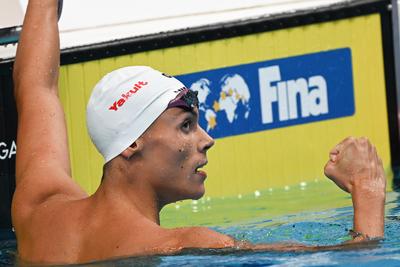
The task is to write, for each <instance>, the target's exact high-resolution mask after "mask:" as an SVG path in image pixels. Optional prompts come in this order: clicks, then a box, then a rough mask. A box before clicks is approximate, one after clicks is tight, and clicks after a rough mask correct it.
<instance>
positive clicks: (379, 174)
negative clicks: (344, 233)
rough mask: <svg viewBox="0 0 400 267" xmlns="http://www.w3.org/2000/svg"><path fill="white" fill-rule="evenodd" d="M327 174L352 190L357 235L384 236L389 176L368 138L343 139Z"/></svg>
mask: <svg viewBox="0 0 400 267" xmlns="http://www.w3.org/2000/svg"><path fill="white" fill-rule="evenodd" d="M325 175H326V176H327V177H328V178H330V179H331V180H332V181H333V182H335V183H336V184H337V185H338V186H339V187H340V188H341V189H342V190H344V191H346V192H348V193H350V194H351V198H352V201H353V209H354V223H353V230H354V232H353V233H354V237H355V239H356V240H357V239H365V238H377V237H383V236H384V216H385V198H386V178H385V172H384V170H383V166H382V161H381V159H380V158H379V156H378V154H377V152H376V148H375V147H374V146H373V145H372V144H371V143H370V142H369V141H368V139H367V138H358V139H356V138H353V137H349V138H346V139H345V140H343V141H342V142H341V143H339V144H338V145H337V146H336V147H335V148H334V149H332V150H331V152H330V160H329V161H328V163H327V164H326V166H325Z"/></svg>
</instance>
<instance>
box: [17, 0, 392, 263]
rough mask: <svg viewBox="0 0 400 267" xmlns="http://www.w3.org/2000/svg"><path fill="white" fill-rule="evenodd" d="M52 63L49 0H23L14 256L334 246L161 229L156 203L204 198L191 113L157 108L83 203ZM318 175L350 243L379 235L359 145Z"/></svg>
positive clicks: (200, 147) (202, 137)
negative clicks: (340, 210)
mask: <svg viewBox="0 0 400 267" xmlns="http://www.w3.org/2000/svg"><path fill="white" fill-rule="evenodd" d="M38 44H40V45H38ZM38 59H40V60H38ZM59 59H60V50H59V34H58V26H57V1H56V0H30V1H29V5H28V8H27V14H26V16H25V20H24V25H23V30H22V32H21V36H20V42H19V44H18V50H17V56H16V60H15V65H14V73H13V76H14V94H15V100H16V106H17V110H18V134H17V136H18V138H17V145H18V153H17V156H16V190H15V193H14V197H13V203H12V221H13V226H14V228H15V231H16V236H17V241H18V253H19V257H20V258H21V259H23V260H25V261H28V262H35V263H42V264H44V263H50V264H55V263H79V262H89V261H94V260H101V259H108V258H113V257H121V256H132V255H149V254H170V253H177V252H180V251H182V249H185V248H237V249H257V250H276V251H304V250H308V251H315V250H326V249H328V250H332V249H342V248H343V246H326V247H318V246H317V247H308V246H304V245H299V244H257V245H252V244H249V243H246V242H237V241H235V240H234V239H233V238H231V237H229V236H226V235H223V234H220V233H218V232H215V231H212V230H210V229H208V228H205V227H185V228H175V229H165V228H162V227H161V226H160V219H159V212H160V210H161V209H162V207H163V206H164V205H166V204H168V203H171V202H174V201H177V200H181V199H198V198H199V197H201V196H202V195H203V194H204V179H205V178H206V175H205V173H204V172H203V171H199V168H201V167H202V166H203V165H204V164H205V163H206V161H207V157H206V152H207V150H208V149H209V148H210V147H212V145H213V143H214V142H213V140H212V139H211V138H210V137H209V136H208V135H207V134H206V133H205V132H204V130H203V129H201V128H200V127H199V125H198V111H197V110H196V109H195V110H192V111H187V110H183V109H180V108H171V109H168V110H166V111H165V112H164V113H163V114H162V115H161V116H160V117H159V118H158V119H157V120H156V121H155V122H154V123H153V125H152V126H151V127H150V128H149V129H148V130H147V131H146V132H145V133H144V134H143V135H142V136H141V137H140V138H139V139H138V140H136V141H135V142H134V143H133V144H132V145H131V146H130V147H128V148H126V149H125V150H124V151H123V152H122V153H121V154H120V155H118V156H117V157H116V158H114V159H113V160H111V161H110V162H108V163H107V164H106V165H105V166H104V170H103V180H102V183H101V184H100V186H99V188H98V189H97V191H96V192H95V193H94V194H93V195H92V196H88V195H87V194H86V193H85V192H84V190H82V188H80V186H79V185H78V184H77V183H75V182H74V180H73V179H72V174H71V164H70V159H69V153H68V142H67V140H68V138H67V130H66V124H65V119H64V113H63V109H62V105H61V103H60V100H59V98H58V75H59V74H58V71H59V65H60V61H59ZM70 90H79V89H77V88H70ZM325 174H326V175H327V176H328V177H329V178H330V179H331V180H332V181H334V182H335V183H336V184H337V185H338V186H339V187H340V188H341V189H343V190H345V191H346V192H349V193H350V194H351V196H352V200H353V207H354V229H355V231H357V232H362V233H363V234H364V235H362V236H359V237H357V238H356V239H355V240H354V241H363V240H364V239H366V238H367V235H368V236H369V237H382V236H383V233H384V203H385V188H386V183H385V182H386V179H385V174H384V171H383V167H382V162H381V160H380V158H379V156H378V154H377V152H376V149H375V147H374V146H373V145H372V144H371V143H370V142H369V140H368V139H366V138H347V139H345V140H343V141H342V142H341V143H339V144H338V145H337V146H336V147H335V148H334V149H333V150H332V151H331V153H330V160H329V161H328V163H327V165H326V166H325ZM366 196H367V197H366Z"/></svg>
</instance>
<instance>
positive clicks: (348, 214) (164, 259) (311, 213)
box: [0, 187, 400, 266]
mask: <svg viewBox="0 0 400 267" xmlns="http://www.w3.org/2000/svg"><path fill="white" fill-rule="evenodd" d="M315 189H318V187H315ZM301 192H303V195H304V196H303V198H302V199H306V200H307V199H313V200H315V202H318V203H320V202H323V199H326V198H327V197H323V196H324V195H326V192H320V193H321V195H318V194H317V192H318V190H313V189H312V188H311V187H310V188H309V194H306V193H304V192H307V190H302V191H301ZM263 195H264V199H262V196H263ZM321 196H322V197H321ZM296 197H298V193H290V194H286V195H285V194H283V193H281V194H276V195H269V196H267V195H266V194H265V192H261V197H257V198H255V197H254V198H253V200H249V199H250V196H249V199H248V200H247V202H246V203H251V209H252V210H262V211H264V212H265V213H264V214H261V213H259V214H257V215H256V216H254V213H248V215H247V216H248V217H247V218H244V217H243V216H241V217H240V218H241V220H239V222H232V220H229V213H230V212H229V210H226V208H224V210H225V212H226V213H227V215H226V217H224V218H225V223H224V222H218V225H213V224H212V223H197V224H203V225H207V224H209V226H210V227H211V228H213V229H215V230H218V231H221V232H223V233H226V234H229V235H231V236H234V237H235V238H237V239H246V240H249V241H251V242H254V243H271V242H283V241H293V242H301V243H305V244H308V245H333V244H339V243H341V242H344V241H346V240H348V239H349V237H348V235H347V230H348V229H350V228H351V227H352V216H353V212H352V208H351V206H350V204H351V202H350V199H349V198H348V196H347V195H344V194H341V193H340V194H338V195H337V198H338V199H337V201H336V204H335V203H333V206H335V205H336V206H337V207H334V208H320V207H319V208H318V205H316V206H317V208H310V207H308V208H307V210H308V211H302V212H294V213H286V214H281V215H276V214H279V213H277V212H275V213H274V214H275V215H274V216H271V217H268V216H267V215H266V214H268V212H269V209H268V205H267V204H265V203H268V202H267V200H268V199H271V200H272V199H274V200H275V201H278V202H279V201H283V200H285V203H289V206H290V200H291V201H296ZM330 197H332V195H330ZM243 198H245V197H243ZM241 199H242V198H241ZM330 199H331V198H330ZM286 200H287V201H286ZM342 200H343V201H344V202H341V201H342ZM224 201H226V200H224ZM211 202H212V201H211ZM222 203H223V201H222V200H221V201H220V202H219V203H218V201H215V203H214V204H213V205H211V204H210V205H211V209H214V210H217V211H218V213H219V210H218V209H219V208H218V206H219V205H220V206H223V204H222ZM343 203H345V204H343ZM235 204H236V205H234V206H240V205H238V203H235ZM316 204H317V203H316ZM187 205H189V206H191V205H192V204H187ZM184 206H185V205H184V204H182V207H181V208H180V209H179V210H180V211H179V212H184V211H182V209H183V208H184ZM242 206H244V205H242ZM172 208H174V207H172ZM249 208H250V207H249ZM174 209H175V208H174ZM233 209H235V208H233ZM241 209H244V208H243V207H241ZM282 209H290V208H288V207H287V206H282ZM176 210H177V209H175V211H174V212H177V211H176ZM197 210H200V211H201V208H197ZM171 212H172V211H171ZM241 212H242V213H243V210H242V211H241ZM199 213H201V212H197V211H196V212H195V214H196V215H195V214H194V213H193V216H192V215H190V214H186V216H189V217H190V216H192V217H193V218H195V216H197V215H198V214H199ZM231 213H232V214H235V213H237V211H232V212H231ZM244 214H246V211H244ZM175 215H176V214H173V212H172V215H171V217H176V216H175ZM200 215H201V214H200ZM168 216H169V215H164V218H165V220H166V221H168V220H170V219H171V218H170V217H168ZM233 217H234V216H233ZM202 218H204V220H205V221H207V220H209V219H207V212H205V213H204V214H203V215H202ZM385 222H386V228H385V231H386V238H385V240H383V241H381V242H380V243H379V244H371V245H369V246H365V247H362V248H358V249H350V250H341V251H321V252H298V253H294V252H290V253H282V252H249V251H247V252H243V251H242V252H240V251H219V250H192V251H187V252H185V253H183V254H180V255H172V256H151V257H150V256H149V257H131V258H124V259H119V260H112V261H105V262H98V263H91V264H86V265H84V266H132V265H134V266H379V265H381V266H400V234H399V233H400V194H399V193H397V192H391V193H388V195H387V200H386V219H385ZM170 224H171V225H172V224H173V223H171V222H170ZM189 224H190V223H189ZM14 264H16V243H15V241H12V240H11V241H1V242H0V266H7V265H14Z"/></svg>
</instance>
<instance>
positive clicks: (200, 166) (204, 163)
mask: <svg viewBox="0 0 400 267" xmlns="http://www.w3.org/2000/svg"><path fill="white" fill-rule="evenodd" d="M207 163H208V162H207V161H205V162H203V163H201V164H200V165H198V166H197V167H196V169H195V172H203V171H202V170H201V168H203V167H204V166H206V165H207Z"/></svg>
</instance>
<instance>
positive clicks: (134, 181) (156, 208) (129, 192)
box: [91, 166, 164, 225]
mask: <svg viewBox="0 0 400 267" xmlns="http://www.w3.org/2000/svg"><path fill="white" fill-rule="evenodd" d="M135 175H140V172H138V173H136V174H131V175H130V177H129V180H128V177H126V176H125V174H124V173H123V171H121V169H120V168H118V167H113V166H112V167H109V168H104V173H103V179H102V182H101V184H100V186H99V188H98V189H97V191H96V192H95V193H94V194H93V195H92V197H91V199H92V201H94V202H96V204H99V206H103V205H105V206H107V208H108V209H111V210H116V211H118V212H123V213H126V214H127V215H128V214H129V215H132V216H134V217H142V218H146V219H148V220H150V221H152V222H154V223H156V224H158V225H160V216H159V213H160V211H161V209H162V207H163V206H164V204H163V203H161V202H160V201H159V200H158V197H157V195H156V193H155V191H154V189H153V188H151V186H150V185H149V184H148V183H146V182H145V181H146V179H143V177H135ZM132 176H133V177H132ZM140 178H141V179H140ZM128 181H129V182H128Z"/></svg>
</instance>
